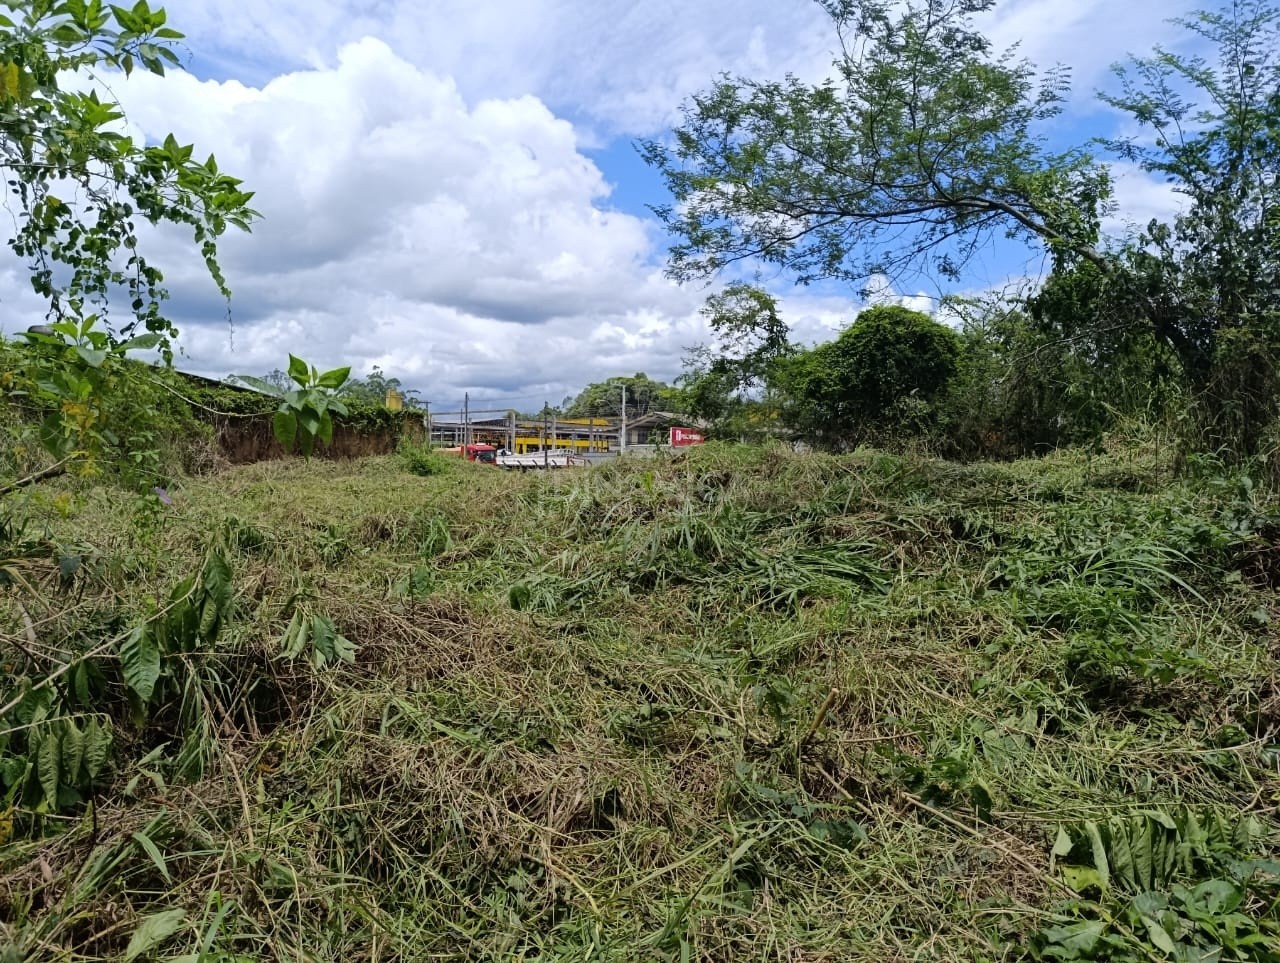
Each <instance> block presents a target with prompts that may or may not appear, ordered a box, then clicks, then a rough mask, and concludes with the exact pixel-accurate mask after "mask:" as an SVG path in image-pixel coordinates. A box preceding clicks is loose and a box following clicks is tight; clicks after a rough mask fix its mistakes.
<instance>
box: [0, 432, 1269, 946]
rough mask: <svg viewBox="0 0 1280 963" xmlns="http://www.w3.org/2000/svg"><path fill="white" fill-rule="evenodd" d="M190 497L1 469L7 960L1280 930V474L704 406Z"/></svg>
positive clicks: (271, 468) (258, 474)
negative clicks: (90, 739)
mask: <svg viewBox="0 0 1280 963" xmlns="http://www.w3.org/2000/svg"><path fill="white" fill-rule="evenodd" d="M429 464H430V463H429ZM170 494H171V496H172V501H173V504H172V505H164V504H162V503H158V502H156V501H155V500H140V501H139V500H136V499H135V496H132V495H129V494H127V493H122V492H120V491H117V490H113V489H111V488H109V487H106V486H104V487H101V488H95V489H84V488H75V489H73V488H70V487H65V488H59V487H58V486H57V485H52V486H47V487H45V488H43V489H41V490H38V491H34V492H31V493H29V494H27V495H24V496H21V497H19V498H12V497H11V498H10V499H9V501H8V502H7V503H6V505H5V506H4V513H5V516H4V517H5V524H6V526H7V528H6V529H5V531H6V533H7V536H6V537H7V538H8V539H9V541H8V542H7V543H5V544H7V545H8V546H9V549H8V552H9V555H10V556H12V557H11V558H10V559H9V561H8V562H7V563H6V562H3V560H2V559H0V570H3V571H9V572H10V573H11V574H14V575H17V576H20V577H18V578H10V579H8V581H7V582H6V583H4V585H3V587H0V657H2V658H3V661H4V663H5V672H6V673H7V675H6V676H5V679H6V685H7V686H8V689H9V693H8V696H7V697H6V698H5V699H4V701H5V703H10V702H14V703H21V704H20V705H17V706H16V708H15V707H13V706H11V707H10V708H9V709H6V710H5V712H6V713H7V714H4V715H2V716H0V720H2V722H3V730H2V731H3V732H4V735H3V737H0V776H3V777H4V780H5V781H4V783H3V784H2V785H0V788H3V790H4V792H5V793H6V794H7V795H5V796H4V797H0V803H2V805H0V811H3V812H4V817H3V821H0V840H3V842H4V846H3V847H2V848H0V960H4V961H5V963H8V961H10V960H13V961H17V960H30V961H36V960H42V961H43V960H67V961H70V960H91V959H120V958H123V959H139V960H149V959H163V960H182V961H191V963H195V961H201V963H215V961H217V963H222V961H232V960H246V961H248V960H254V961H258V960H262V961H282V963H283V961H303V960H305V961H322V960H377V961H410V960H422V961H427V960H547V961H549V960H566V961H567V960H617V961H625V960H680V961H683V960H706V961H755V960H759V961H765V960H777V961H795V963H798V961H819V960H831V961H835V960H880V961H897V960H901V961H908V960H1021V959H1098V960H1164V959H1177V960H1206V961H1208V960H1222V961H1227V960H1280V935H1278V933H1280V909H1278V908H1277V894H1278V892H1280V882H1278V878H1277V875H1276V874H1277V871H1280V866H1277V864H1276V863H1274V862H1271V861H1270V860H1271V857H1272V856H1273V854H1274V853H1275V849H1276V843H1277V830H1278V829H1280V820H1278V819H1277V815H1276V811H1277V809H1276V807H1277V803H1278V802H1280V746H1278V745H1277V743H1280V736H1278V735H1277V728H1278V726H1280V688H1278V687H1277V662H1276V660H1277V654H1278V653H1280V642H1278V637H1277V622H1276V620H1277V619H1280V608H1278V607H1277V596H1276V589H1275V586H1276V585H1277V584H1280V501H1278V500H1277V498H1276V497H1275V495H1274V494H1273V493H1272V492H1271V491H1270V490H1266V489H1265V488H1264V487H1263V486H1261V485H1255V484H1254V483H1252V482H1251V481H1250V479H1249V478H1247V477H1245V476H1244V475H1242V474H1239V473H1230V472H1227V471H1225V470H1224V469H1222V468H1221V467H1220V466H1218V465H1215V464H1214V463H1212V462H1211V461H1201V462H1198V463H1194V464H1191V465H1189V466H1183V468H1182V470H1181V471H1179V472H1178V473H1177V474H1175V473H1174V472H1173V471H1172V470H1171V468H1170V466H1169V465H1168V464H1167V463H1166V461H1165V459H1164V458H1163V457H1162V456H1161V455H1160V453H1158V452H1155V451H1151V450H1144V449H1136V448H1135V449H1129V448H1124V447H1116V448H1114V449H1112V450H1108V451H1106V452H1104V453H1100V454H1085V453H1080V452H1071V453H1062V454H1058V455H1055V456H1052V457H1050V458H1047V459H1044V460H1038V461H1024V462H1016V463H1010V464H981V465H969V466H960V465H954V464H949V463H946V462H941V461H933V460H928V459H924V458H903V457H896V456H891V455H885V454H877V453H859V454H855V455H849V456H841V457H834V456H827V455H821V454H793V453H791V452H790V451H787V450H785V449H781V448H747V447H733V446H721V445H708V446H704V447H701V448H698V449H693V450H689V451H687V452H685V453H683V454H682V455H678V456H666V457H660V458H657V459H653V460H635V461H626V460H624V461H622V462H619V463H615V464H609V465H606V466H602V467H597V468H594V469H590V470H574V471H564V472H551V473H546V474H528V475H521V474H506V473H502V472H500V471H497V470H494V469H490V468H484V467H480V466H474V465H466V464H462V463H457V464H452V465H450V466H448V467H447V468H445V469H444V470H443V471H441V472H440V473H438V474H433V475H430V476H428V477H422V476H419V475H415V474H412V473H410V472H408V471H407V470H406V463H405V462H404V461H402V460H401V459H399V458H395V457H388V458H374V459H367V460H361V461H353V462H343V463H333V462H325V461H318V460H316V461H311V462H309V463H307V462H303V461H301V460H294V461H288V462H278V463H265V464H260V465H255V466H250V467H244V468H238V469H233V470H229V471H226V472H223V473H220V474H217V475H214V476H207V477H201V478H193V479H190V480H187V481H186V482H184V483H183V484H181V485H178V486H175V487H174V488H173V489H172V490H171V491H170ZM46 547H47V548H48V551H45V548H46ZM19 548H21V551H19ZM2 554H3V553H2V552H0V555H2ZM69 558H74V559H75V562H74V563H71V562H68V561H67V559H69ZM5 565H7V566H8V567H7V568H4V567H3V566H5ZM188 579H190V581H184V580H188ZM175 590H176V591H175ZM184 592H185V593H186V595H185V596H184V595H183V593H184ZM201 593H203V594H201ZM200 598H204V599H212V600H214V601H210V602H207V603H206V604H205V608H203V609H197V615H196V618H197V620H198V621H199V622H200V624H199V625H198V626H197V625H196V624H195V623H194V622H192V623H191V624H190V625H189V626H188V627H187V628H185V629H183V628H181V627H180V626H178V625H177V623H175V622H174V621H173V618H172V617H171V616H172V613H173V612H174V611H178V610H179V609H181V606H184V605H187V602H188V600H190V599H200ZM202 612H203V613H214V614H213V615H208V614H206V615H203V616H202V615H201V613H202ZM166 619H167V620H168V621H165V620H166ZM206 619H208V624H207V625H206V622H205V620H206ZM140 625H143V626H151V627H152V629H150V630H148V631H149V632H150V633H151V634H150V635H146V634H145V633H144V634H139V632H138V631H137V630H138V626H140ZM184 632H185V633H186V634H183V633H184ZM148 640H150V641H148ZM148 645H150V646H152V647H153V648H154V649H155V653H156V654H155V657H154V659H153V658H152V657H151V654H150V653H151V649H148V648H146V646H148ZM139 666H142V667H143V668H142V669H140V668H139ZM147 666H155V667H157V668H156V677H155V679H154V682H153V683H152V687H151V688H147V686H146V682H147V678H149V676H147V677H142V676H140V675H139V673H140V672H145V671H147V670H146V667H147ZM54 673H58V674H57V676H56V678H54V680H53V681H52V682H48V683H44V682H43V680H45V679H47V678H48V677H49V676H50V675H51V674H54ZM140 685H142V687H143V688H144V690H145V691H147V692H148V698H146V699H141V698H139V697H138V694H137V693H138V689H139V686H140ZM24 700H25V701H24ZM54 719H58V720H67V719H70V720H71V723H70V724H68V723H66V722H65V721H63V722H57V723H56V724H57V725H61V726H62V727H63V728H62V729H59V730H57V731H58V732H60V733H61V736H60V738H61V740H62V741H61V743H59V746H60V748H58V749H57V750H53V749H45V750H44V752H43V753H42V752H41V746H42V745H43V744H44V743H43V742H42V741H41V740H42V739H46V738H49V737H48V736H47V735H44V733H46V730H48V727H49V726H51V725H54V724H55V723H54V722H51V721H50V720H54ZM68 726H70V728H68ZM90 726H93V727H94V731H95V732H102V733H106V734H109V736H110V747H109V751H107V750H105V749H104V750H103V752H102V755H103V756H104V758H103V760H102V761H101V763H100V764H98V765H95V766H94V767H90V766H89V764H88V761H87V757H85V759H81V758H80V757H76V758H75V759H74V762H75V767H72V766H71V765H70V764H69V763H68V754H69V753H72V752H74V751H75V747H74V745H73V743H72V741H69V737H68V736H67V732H68V731H70V729H72V728H73V729H74V730H75V731H76V732H81V733H83V732H85V731H87V730H88V729H89V727H90ZM48 731H53V730H48ZM77 745H78V744H77ZM104 745H105V744H104ZM69 746H70V747H71V748H68V747H69ZM54 754H59V755H58V759H57V760H55V762H54V763H53V766H54V768H53V770H52V772H53V780H54V783H55V785H54V787H53V788H54V790H55V791H54V796H55V797H56V798H57V799H58V800H59V801H58V803H57V804H56V805H55V804H51V803H50V802H49V799H48V792H47V790H48V789H49V788H50V787H49V778H50V777H49V772H50V770H49V758H52V756H53V755H54ZM46 757H49V758H46ZM24 766H25V767H26V768H23V767H24ZM59 767H61V768H59ZM91 769H92V770H93V771H92V775H91V777H90V776H87V775H85V774H87V773H89V772H90V770H91ZM59 772H61V773H62V776H61V777H60V776H59V775H58V773H59ZM75 773H80V774H81V777H82V778H81V779H80V782H79V783H78V784H74V785H71V784H72V783H74V782H75V780H74V778H73V776H74V775H75ZM60 778H61V779H62V783H58V780H59V779H60ZM68 785H70V788H68ZM59 787H61V788H59ZM42 792H43V793H44V796H43V799H44V801H43V802H41V801H40V800H41V798H42V795H41V794H42Z"/></svg>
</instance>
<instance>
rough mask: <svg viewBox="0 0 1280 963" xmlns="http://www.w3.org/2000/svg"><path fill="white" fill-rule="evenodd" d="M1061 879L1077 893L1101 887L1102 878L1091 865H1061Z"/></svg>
mask: <svg viewBox="0 0 1280 963" xmlns="http://www.w3.org/2000/svg"><path fill="white" fill-rule="evenodd" d="M1062 881H1063V882H1064V883H1066V884H1067V885H1068V886H1070V887H1071V888H1072V889H1073V890H1075V891H1076V892H1077V893H1085V892H1088V891H1089V890H1091V889H1093V888H1095V887H1096V888H1098V889H1102V888H1103V879H1102V877H1101V876H1099V875H1098V871H1097V870H1096V869H1094V868H1093V867H1092V866H1063V867H1062Z"/></svg>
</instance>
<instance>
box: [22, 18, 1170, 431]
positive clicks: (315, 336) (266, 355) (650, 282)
mask: <svg viewBox="0 0 1280 963" xmlns="http://www.w3.org/2000/svg"><path fill="white" fill-rule="evenodd" d="M165 6H166V9H167V10H168V13H169V20H170V22H171V23H172V24H173V25H174V26H175V27H177V28H178V29H180V30H182V31H183V32H185V33H186V34H187V38H188V39H187V42H186V48H187V50H186V53H187V55H188V60H187V66H188V72H187V73H186V74H171V75H170V76H169V77H167V78H165V79H163V80H160V79H157V78H153V77H149V76H141V75H138V74H135V76H134V78H132V79H131V80H129V81H128V82H127V83H126V82H123V81H117V82H116V83H114V84H113V89H114V91H115V93H116V94H117V95H118V96H119V97H120V99H121V101H122V102H123V104H124V106H125V109H126V111H127V114H128V118H129V122H130V124H131V126H132V127H133V128H134V129H135V132H136V133H138V134H139V135H142V136H146V137H162V136H163V135H164V134H165V133H167V132H169V131H173V132H174V133H175V135H176V136H178V137H179V138H180V139H182V140H185V141H190V142H194V143H195V144H196V145H197V148H198V149H199V150H201V151H205V150H209V151H213V152H214V153H216V154H217V156H218V158H219V161H220V163H221V164H222V166H223V167H224V168H225V169H228V170H230V171H232V172H234V173H236V174H237V175H238V176H241V177H243V178H244V180H245V182H246V184H247V186H248V187H249V188H250V189H252V190H255V191H256V192H257V196H256V199H255V205H256V206H257V207H258V208H259V209H260V210H261V211H262V212H263V214H264V220H263V221H262V223H261V224H260V225H259V226H258V227H257V228H256V229H255V231H254V232H253V234H252V235H250V236H236V237H232V238H228V239H227V241H226V243H225V244H224V253H223V260H224V267H225V269H226V273H227V276H228V280H229V282H230V284H231V286H232V288H233V291H234V299H233V302H232V317H233V319H234V327H233V328H230V327H229V326H228V324H227V321H226V308H225V305H223V304H222V303H221V302H220V300H219V299H218V297H217V294H216V291H214V289H213V287H212V284H211V282H209V281H208V279H207V278H206V277H204V276H203V274H202V270H201V265H200V263H199V260H198V258H195V257H193V256H191V254H190V252H189V250H188V249H189V245H188V244H185V243H184V242H183V239H182V236H181V234H180V233H179V232H176V231H172V230H167V229H166V230H162V231H160V232H158V233H157V236H156V237H155V238H154V239H153V244H154V247H155V249H158V250H160V251H161V252H162V253H163V256H162V260H163V261H164V263H165V267H166V275H167V279H168V282H169V286H170V289H171V291H172V294H173V301H172V310H171V313H172V314H173V316H174V317H175V318H176V320H177V321H178V323H179V325H180V327H181V328H182V330H183V335H182V338H181V342H180V343H181V347H182V349H183V351H184V352H185V357H184V358H183V359H182V361H181V362H180V364H181V365H182V366H185V367H187V368H189V369H191V370H195V371H200V372H203V373H207V374H213V375H222V374H226V373H228V372H243V373H262V372H265V371H268V370H270V369H272V368H275V367H284V366H285V362H286V360H287V354H288V353H289V352H293V353H295V354H299V355H301V356H303V357H306V358H308V359H311V360H314V361H315V363H317V364H320V365H323V366H329V365H336V364H351V365H353V366H354V368H355V369H356V371H357V372H365V371H368V370H369V368H370V367H371V366H373V365H375V364H376V365H380V366H381V367H382V368H383V369H384V370H385V371H386V372H388V373H389V374H393V375H396V376H398V377H400V378H401V379H402V380H403V381H405V383H406V384H408V385H410V386H411V387H414V388H416V389H418V390H420V391H421V392H422V394H423V395H424V396H425V397H427V398H428V399H430V400H431V401H432V402H433V403H434V404H435V405H436V406H437V407H438V408H442V409H448V408H454V407H457V406H458V404H460V402H461V398H462V393H463V392H464V391H466V392H470V393H471V396H472V399H473V405H475V404H476V402H477V401H479V402H482V403H486V402H492V403H494V404H503V405H505V404H513V405H517V406H525V407H534V406H537V405H539V404H540V403H541V402H542V401H543V400H550V401H552V402H556V401H558V400H560V399H561V398H563V397H565V396H566V395H569V394H572V393H574V392H576V390H577V389H579V388H580V387H582V386H583V385H584V384H586V383H587V382H589V381H594V380H599V379H603V378H605V377H608V376H609V375H612V374H619V373H630V372H634V371H637V370H643V371H646V372H647V373H648V374H650V375H651V376H654V377H659V378H663V379H671V378H674V377H675V376H676V375H677V374H678V373H679V371H680V362H681V357H682V355H683V352H684V349H685V348H686V347H688V346H689V345H692V344H694V343H697V342H699V341H702V340H704V339H705V337H706V331H705V328H704V325H703V322H702V320H701V318H700V317H699V315H698V307H699V305H700V304H701V302H702V300H703V298H705V296H706V294H707V293H708V291H707V289H706V288H705V287H702V286H689V287H685V288H681V287H678V286H676V285H674V284H672V283H671V282H670V281H668V280H667V279H666V278H665V277H664V276H663V274H662V267H663V257H664V250H665V243H666V239H665V238H664V236H663V235H662V233H661V231H660V229H659V228H658V226H657V225H656V223H655V222H654V221H653V219H652V217H651V215H650V213H649V211H648V208H647V205H648V204H653V203H661V202H662V201H663V199H664V198H663V196H662V186H661V182H660V181H659V179H658V178H657V177H656V175H655V174H654V173H653V172H652V171H651V170H649V169H648V168H646V167H645V166H644V164H643V163H642V162H641V160H640V159H639V157H637V156H636V154H635V151H634V148H633V142H634V141H635V140H636V139H637V138H648V137H659V138H660V137H662V136H664V134H665V133H666V132H667V131H669V130H670V127H671V125H672V124H673V123H674V122H675V121H676V120H677V119H678V116H679V106H680V104H681V102H682V101H683V100H684V99H685V98H686V97H688V96H689V95H691V94H693V93H695V92H697V91H698V90H701V89H704V88H706V87H707V86H708V85H709V84H710V83H711V82H712V81H713V80H714V78H715V76H716V75H717V74H718V73H720V72H721V71H729V72H733V73H740V74H748V75H751V76H755V77H771V76H780V75H782V74H783V73H786V72H792V73H795V74H797V75H799V76H801V77H802V78H805V79H810V80H815V81H816V80H819V79H821V78H823V77H825V76H826V74H827V73H828V72H829V68H830V62H831V51H832V49H833V46H834V36H833V34H832V31H831V30H830V27H829V24H828V22H827V21H826V18H825V15H824V14H823V12H822V10H821V8H820V7H819V6H818V5H817V4H816V3H814V2H812V0H687V2H683V3H682V2H676V0H647V2H646V3H643V4H639V3H634V2H622V0H520V2H516V0H274V2H272V3H256V4H244V3H242V2H241V0H172V2H170V3H167V4H165ZM1188 8H1189V5H1188V4H1186V3H1183V2H1181V0H1131V2H1128V3H1125V4H1122V5H1121V4H1115V3H1113V2H1110V0H1074V2H1067V0H1005V2H1002V3H999V4H998V5H997V7H996V8H995V10H994V11H993V12H991V13H989V14H986V15H985V25H986V27H987V28H988V29H989V32H990V34H991V35H992V36H993V38H994V39H995V40H996V41H997V42H998V43H1000V44H1002V45H1006V44H1009V43H1013V42H1020V43H1021V49H1022V52H1023V53H1024V54H1026V55H1027V56H1028V57H1030V58H1031V59H1032V60H1033V61H1035V62H1037V63H1042V64H1049V63H1054V62H1063V63H1068V64H1071V65H1072V66H1073V69H1074V74H1075V87H1076V93H1075V95H1074V97H1073V100H1072V103H1071V105H1070V109H1069V110H1068V113H1067V114H1066V115H1065V116H1064V117H1063V119H1062V121H1061V123H1060V124H1058V125H1056V126H1055V128H1054V130H1053V131H1052V135H1053V137H1054V138H1055V140H1058V141H1060V142H1066V143H1071V142H1080V141H1083V140H1086V139H1088V138H1089V137H1090V136H1093V135H1095V134H1112V133H1116V132H1118V131H1119V130H1121V129H1123V128H1122V126H1121V125H1122V120H1121V118H1118V117H1115V116H1112V115H1110V114H1108V113H1107V112H1105V111H1101V110H1099V108H1098V106H1097V104H1096V101H1095V100H1094V99H1093V95H1092V92H1093V90H1094V89H1095V88H1096V87H1098V86H1100V85H1102V84H1104V83H1106V82H1107V68H1108V66H1109V64H1111V63H1112V62H1113V61H1115V60H1117V59H1119V58H1121V57H1123V55H1124V54H1125V53H1126V52H1127V51H1134V52H1140V53H1143V52H1147V51H1149V50H1150V49H1151V47H1152V45H1153V44H1154V43H1157V42H1173V41H1175V40H1176V39H1177V37H1178V33H1177V31H1176V30H1175V29H1174V28H1171V27H1170V26H1168V25H1167V24H1166V23H1165V20H1166V19H1167V18H1168V17H1171V16H1174V15H1176V14H1177V13H1179V12H1182V11H1185V10H1187V9H1188ZM1117 173H1118V174H1120V175H1122V176H1121V179H1120V184H1119V191H1118V194H1119V199H1120V202H1121V205H1122V208H1123V210H1124V211H1125V212H1126V213H1127V214H1128V215H1129V216H1131V217H1132V218H1133V219H1134V220H1137V221H1140V222H1142V221H1145V220H1146V219H1147V218H1149V217H1150V216H1153V215H1156V214H1161V213H1166V212H1167V211H1168V210H1169V208H1170V205H1171V195H1170V193H1169V191H1168V189H1167V188H1166V187H1165V186H1164V185H1160V184H1156V183H1154V182H1152V181H1150V179H1148V178H1146V177H1144V176H1142V175H1141V174H1140V173H1139V172H1135V171H1132V170H1123V169H1121V170H1118V172H1117ZM1110 226H1111V227H1112V228H1113V229H1116V230H1119V229H1120V225H1119V224H1118V223H1116V224H1113V225H1110ZM1040 263H1041V262H1040V259H1039V257H1038V252H1034V251H1024V250H1002V251H999V252H996V251H993V252H992V253H991V254H990V255H989V256H987V257H985V258H983V259H982V261H981V262H980V263H978V264H976V265H975V266H974V270H973V271H972V272H971V275H970V276H969V277H967V278H966V279H965V282H964V286H965V287H967V288H969V289H972V290H980V289H985V288H989V287H991V286H993V285H999V284H1001V283H1003V282H1005V281H1006V280H1007V279H1008V278H1010V277H1020V276H1022V275H1025V274H1027V273H1034V272H1035V271H1037V270H1038V269H1039V265H1040ZM21 282H22V278H21V270H20V266H15V265H10V266H9V267H8V268H0V296H3V295H4V294H5V290H6V289H7V290H9V291H10V292H12V293H10V294H9V297H10V299H11V300H17V301H18V302H19V303H20V304H21V305H23V306H27V305H30V303H31V302H30V298H29V296H26V295H22V294H21V293H19V292H20V291H21V287H22V283H21ZM941 290H942V289H939V288H938V287H936V286H931V285H928V284H926V283H925V282H923V281H920V282H919V283H913V285H912V286H911V288H910V289H909V290H901V291H888V292H884V293H883V295H882V296H884V297H893V296H903V297H907V298H913V297H914V296H916V295H920V294H924V295H937V294H938V293H941ZM774 293H775V294H777V295H779V296H780V297H781V298H782V304H783V311H784V314H785V315H786V317H787V319H788V321H789V322H790V323H791V324H792V326H793V328H794V330H795V332H796V334H797V337H799V338H800V339H801V340H805V341H811V342H812V341H816V340H819V339H822V338H825V337H829V336H831V335H832V334H833V333H834V332H835V331H836V330H838V329H839V327H840V326H842V325H843V324H846V323H848V321H849V320H851V318H852V316H853V315H854V313H856V310H857V307H858V301H857V297H856V295H855V293H854V292H853V291H851V290H848V289H845V288H840V287H836V286H831V285H826V286H823V287H821V288H819V289H809V290H796V289H793V288H791V287H788V286H786V285H785V284H782V283H780V282H777V283H775V290H774ZM911 303H914V304H919V305H921V306H924V305H927V304H928V301H927V300H922V301H912V302H911Z"/></svg>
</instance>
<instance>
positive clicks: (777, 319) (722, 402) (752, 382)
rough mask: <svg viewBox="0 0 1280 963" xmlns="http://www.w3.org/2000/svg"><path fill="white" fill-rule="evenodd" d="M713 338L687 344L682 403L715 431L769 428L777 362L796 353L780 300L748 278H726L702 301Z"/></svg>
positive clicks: (752, 432)
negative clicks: (724, 283) (728, 280)
mask: <svg viewBox="0 0 1280 963" xmlns="http://www.w3.org/2000/svg"><path fill="white" fill-rule="evenodd" d="M701 313H702V316H703V318H705V319H706V321H707V324H708V326H709V327H710V328H711V332H712V335H713V338H714V342H713V343H712V344H711V345H702V346H699V347H695V348H692V349H690V350H689V353H688V355H687V356H686V358H685V372H684V374H682V375H681V376H680V379H679V382H678V384H679V389H680V394H681V397H682V399H683V401H682V407H683V408H684V409H686V410H687V411H688V413H689V414H691V415H694V416H695V417H697V418H700V419H702V420H703V421H705V422H706V423H707V424H708V425H709V426H710V431H711V432H712V434H714V435H720V436H724V437H735V438H745V437H752V436H758V435H761V434H764V433H767V432H768V431H769V430H771V429H773V428H774V427H775V426H776V423H777V417H778V405H777V401H778V399H777V398H775V397H773V395H774V392H773V391H772V383H773V380H774V376H775V374H776V372H777V367H778V365H779V363H780V362H782V361H783V360H784V359H786V358H788V357H790V356H791V355H792V354H794V353H795V350H796V349H795V346H794V345H792V343H791V340H790V332H789V331H788V329H787V325H786V322H785V321H783V320H782V317H781V316H780V315H779V313H778V302H777V300H776V299H775V298H774V297H773V296H772V295H770V294H769V293H768V292H766V291H764V290H763V289H761V288H758V287H754V286H752V285H748V284H742V283H735V284H730V285H728V286H727V287H725V288H724V290H722V291H719V292H717V293H715V294H713V295H711V296H710V297H708V298H707V300H706V303H705V304H703V306H702V311H701Z"/></svg>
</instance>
